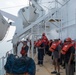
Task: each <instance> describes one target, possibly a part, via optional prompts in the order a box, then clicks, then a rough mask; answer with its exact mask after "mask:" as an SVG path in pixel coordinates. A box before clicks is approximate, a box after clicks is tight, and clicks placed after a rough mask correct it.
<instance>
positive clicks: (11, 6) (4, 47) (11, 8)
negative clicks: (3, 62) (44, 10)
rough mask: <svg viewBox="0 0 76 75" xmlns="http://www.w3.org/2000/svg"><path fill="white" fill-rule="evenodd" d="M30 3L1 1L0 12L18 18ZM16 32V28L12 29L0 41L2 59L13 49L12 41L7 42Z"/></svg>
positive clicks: (13, 0) (9, 0) (11, 0)
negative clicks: (22, 9)
mask: <svg viewBox="0 0 76 75" xmlns="http://www.w3.org/2000/svg"><path fill="white" fill-rule="evenodd" d="M28 1H29V0H0V10H3V11H5V12H8V13H10V14H13V15H15V16H17V13H18V11H19V9H20V8H22V7H25V6H27V5H28V3H29V2H28ZM14 30H15V27H10V28H9V31H8V34H7V35H6V37H5V38H4V39H3V40H2V41H0V58H1V57H2V56H3V55H5V53H6V52H7V51H9V50H11V49H12V44H11V41H10V42H7V40H10V39H12V36H13V34H14Z"/></svg>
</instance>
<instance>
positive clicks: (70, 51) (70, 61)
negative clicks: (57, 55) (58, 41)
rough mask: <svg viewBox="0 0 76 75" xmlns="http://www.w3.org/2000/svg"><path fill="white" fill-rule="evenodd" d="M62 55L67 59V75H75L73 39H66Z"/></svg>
mask: <svg viewBox="0 0 76 75" xmlns="http://www.w3.org/2000/svg"><path fill="white" fill-rule="evenodd" d="M64 49H65V50H64ZM61 53H62V54H64V57H65V68H66V75H74V58H75V57H74V54H75V48H74V46H73V45H72V39H71V38H69V37H68V38H66V45H64V47H63V49H62V50H61Z"/></svg>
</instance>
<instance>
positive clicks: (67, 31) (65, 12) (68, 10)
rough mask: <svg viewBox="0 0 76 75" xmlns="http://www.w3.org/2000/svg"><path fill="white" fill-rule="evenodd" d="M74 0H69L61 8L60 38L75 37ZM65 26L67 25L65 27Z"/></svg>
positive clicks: (75, 13)
mask: <svg viewBox="0 0 76 75" xmlns="http://www.w3.org/2000/svg"><path fill="white" fill-rule="evenodd" d="M75 5H76V0H70V1H69V2H68V4H67V5H65V6H63V7H62V9H61V13H62V27H63V28H62V33H61V34H62V39H64V38H66V37H71V38H72V39H76V35H75V32H76V6H75ZM65 26H67V27H65ZM64 27H65V28H64Z"/></svg>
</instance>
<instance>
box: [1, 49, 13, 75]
mask: <svg viewBox="0 0 76 75" xmlns="http://www.w3.org/2000/svg"><path fill="white" fill-rule="evenodd" d="M10 53H13V50H10V51H7V52H6V55H5V56H3V57H1V58H0V75H5V70H4V65H5V63H6V59H7V57H8V55H9V54H10Z"/></svg>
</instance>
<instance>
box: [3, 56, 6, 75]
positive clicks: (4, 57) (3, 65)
mask: <svg viewBox="0 0 76 75" xmlns="http://www.w3.org/2000/svg"><path fill="white" fill-rule="evenodd" d="M4 59H5V57H4V56H3V57H2V75H4Z"/></svg>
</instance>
